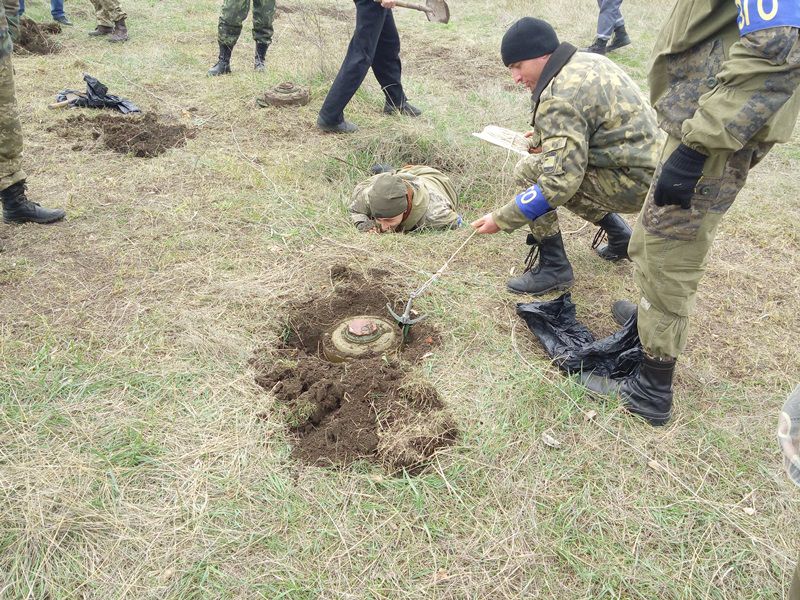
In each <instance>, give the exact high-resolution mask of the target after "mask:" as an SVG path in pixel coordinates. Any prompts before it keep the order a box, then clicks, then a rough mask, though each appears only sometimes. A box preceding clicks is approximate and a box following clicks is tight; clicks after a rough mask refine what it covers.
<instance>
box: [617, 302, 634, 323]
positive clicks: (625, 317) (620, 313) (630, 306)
mask: <svg viewBox="0 0 800 600" xmlns="http://www.w3.org/2000/svg"><path fill="white" fill-rule="evenodd" d="M638 310H639V307H638V306H636V305H635V304H634V303H633V302H631V301H630V300H617V301H616V302H614V304H612V305H611V316H612V317H614V322H615V323H616V324H617V325H625V323H627V322H628V321H630V318H631V317H632V316H633V315H635V314H636V313H637V311H638Z"/></svg>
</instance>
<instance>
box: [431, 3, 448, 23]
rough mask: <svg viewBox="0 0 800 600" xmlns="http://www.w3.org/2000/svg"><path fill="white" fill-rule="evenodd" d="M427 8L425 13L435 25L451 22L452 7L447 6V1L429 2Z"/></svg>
mask: <svg viewBox="0 0 800 600" xmlns="http://www.w3.org/2000/svg"><path fill="white" fill-rule="evenodd" d="M425 6H426V7H427V8H428V10H426V11H425V15H426V16H427V17H428V21H431V22H433V23H449V22H450V7H449V6H447V2H445V0H427V1H426V2H425Z"/></svg>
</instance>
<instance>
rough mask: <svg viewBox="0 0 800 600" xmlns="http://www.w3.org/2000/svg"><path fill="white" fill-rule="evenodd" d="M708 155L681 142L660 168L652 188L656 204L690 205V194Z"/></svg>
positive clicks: (685, 207) (701, 174) (685, 206)
mask: <svg viewBox="0 0 800 600" xmlns="http://www.w3.org/2000/svg"><path fill="white" fill-rule="evenodd" d="M707 158H708V157H707V156H706V155H705V154H702V153H700V152H697V151H696V150H692V149H691V148H689V146H684V145H683V144H681V145H680V146H678V147H677V148H676V149H675V151H674V152H673V153H672V154H670V156H669V158H668V159H667V160H666V162H665V163H664V166H663V167H662V168H661V175H659V177H658V181H656V186H655V189H654V190H653V200H654V201H655V203H656V206H664V205H666V204H675V205H677V206H680V207H681V208H683V209H686V210H688V209H690V208H691V207H692V196H693V195H694V188H695V187H696V186H697V182H698V181H700V178H701V177H702V176H703V166H704V165H705V164H706V159H707Z"/></svg>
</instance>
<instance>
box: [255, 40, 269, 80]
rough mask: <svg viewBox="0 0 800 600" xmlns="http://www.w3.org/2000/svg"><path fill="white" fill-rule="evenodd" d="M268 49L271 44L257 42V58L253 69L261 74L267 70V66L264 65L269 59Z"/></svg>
mask: <svg viewBox="0 0 800 600" xmlns="http://www.w3.org/2000/svg"><path fill="white" fill-rule="evenodd" d="M267 48H269V44H264V43H263V42H256V56H255V59H254V62H253V68H254V69H255V70H256V71H257V72H259V73H263V72H264V71H266V70H267V66H266V64H264V61H265V60H266V57H267Z"/></svg>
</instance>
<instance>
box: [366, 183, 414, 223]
mask: <svg viewBox="0 0 800 600" xmlns="http://www.w3.org/2000/svg"><path fill="white" fill-rule="evenodd" d="M407 193H408V192H407V188H406V182H405V181H403V179H402V178H401V177H398V176H397V175H392V174H391V173H381V174H380V175H378V176H377V177H375V182H374V183H373V184H372V189H370V191H369V206H370V212H372V216H373V217H375V218H376V219H391V218H392V217H396V216H397V215H402V214H403V213H404V212H406V210H407V209H408V196H407Z"/></svg>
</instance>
